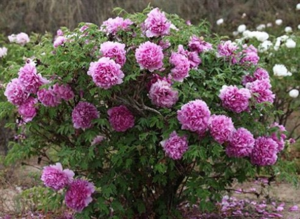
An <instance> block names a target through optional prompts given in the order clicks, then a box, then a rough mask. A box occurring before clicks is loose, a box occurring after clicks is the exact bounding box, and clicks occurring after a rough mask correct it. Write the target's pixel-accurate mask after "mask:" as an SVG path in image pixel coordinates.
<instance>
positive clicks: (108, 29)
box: [100, 17, 133, 35]
mask: <svg viewBox="0 0 300 219" xmlns="http://www.w3.org/2000/svg"><path fill="white" fill-rule="evenodd" d="M131 24H133V22H132V21H131V20H129V19H123V18H121V17H116V18H109V19H108V20H106V21H104V22H103V24H102V25H101V27H100V30H101V31H103V32H105V33H107V34H112V35H116V34H117V32H118V31H119V30H124V31H126V30H129V27H130V25H131Z"/></svg>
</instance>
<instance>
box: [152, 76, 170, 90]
mask: <svg viewBox="0 0 300 219" xmlns="http://www.w3.org/2000/svg"><path fill="white" fill-rule="evenodd" d="M157 81H166V82H167V83H169V84H171V77H168V78H166V77H162V76H160V75H158V74H152V75H151V80H150V81H149V82H148V84H147V90H148V91H150V89H151V86H152V85H153V84H155V83H156V82H157Z"/></svg>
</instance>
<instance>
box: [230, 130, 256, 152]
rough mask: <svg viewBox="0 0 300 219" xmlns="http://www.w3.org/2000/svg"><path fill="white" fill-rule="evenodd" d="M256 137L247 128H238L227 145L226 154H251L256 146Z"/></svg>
mask: <svg viewBox="0 0 300 219" xmlns="http://www.w3.org/2000/svg"><path fill="white" fill-rule="evenodd" d="M254 143H255V139H254V138H253V135H252V134H251V132H249V131H248V130H247V129H245V128H239V129H237V130H236V131H235V132H234V133H233V134H232V136H231V138H230V140H229V144H228V145H227V147H226V154H227V155H228V156H229V157H246V156H250V154H251V153H252V150H253V147H254Z"/></svg>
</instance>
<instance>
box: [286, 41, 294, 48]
mask: <svg viewBox="0 0 300 219" xmlns="http://www.w3.org/2000/svg"><path fill="white" fill-rule="evenodd" d="M285 45H286V47H287V48H295V47H296V42H295V41H294V40H292V39H288V40H287V41H286V43H285Z"/></svg>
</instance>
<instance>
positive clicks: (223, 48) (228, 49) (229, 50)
mask: <svg viewBox="0 0 300 219" xmlns="http://www.w3.org/2000/svg"><path fill="white" fill-rule="evenodd" d="M237 49H238V47H237V46H236V44H235V43H233V42H231V41H230V40H228V41H225V42H224V41H223V42H221V43H220V44H219V45H218V53H217V56H218V57H224V58H226V59H227V60H230V61H231V62H232V63H236V62H237V61H236V57H235V55H236V50H237Z"/></svg>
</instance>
